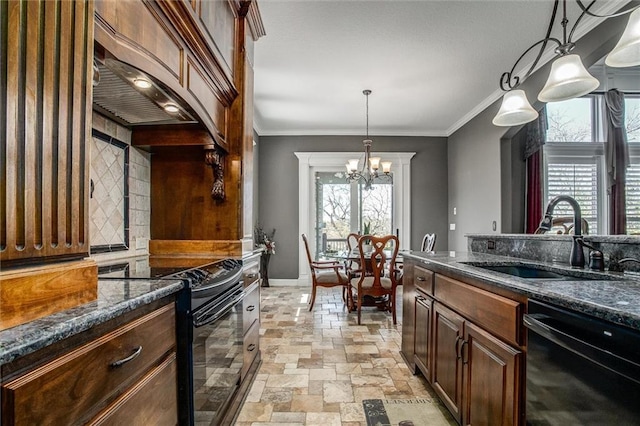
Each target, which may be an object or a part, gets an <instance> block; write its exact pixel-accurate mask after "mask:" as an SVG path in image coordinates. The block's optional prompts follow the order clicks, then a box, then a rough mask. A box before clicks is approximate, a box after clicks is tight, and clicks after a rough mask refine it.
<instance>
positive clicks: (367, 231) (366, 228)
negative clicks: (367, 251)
mask: <svg viewBox="0 0 640 426" xmlns="http://www.w3.org/2000/svg"><path fill="white" fill-rule="evenodd" d="M364 235H371V222H367V223H365V224H364ZM364 243H365V244H371V240H370V239H369V238H366V239H365V240H364Z"/></svg>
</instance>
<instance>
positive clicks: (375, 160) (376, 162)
mask: <svg viewBox="0 0 640 426" xmlns="http://www.w3.org/2000/svg"><path fill="white" fill-rule="evenodd" d="M369 164H370V165H371V170H378V169H379V168H380V157H371V158H369Z"/></svg>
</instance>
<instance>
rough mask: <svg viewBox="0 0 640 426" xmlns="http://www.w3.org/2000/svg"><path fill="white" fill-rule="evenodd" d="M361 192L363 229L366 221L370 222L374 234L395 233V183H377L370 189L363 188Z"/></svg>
mask: <svg viewBox="0 0 640 426" xmlns="http://www.w3.org/2000/svg"><path fill="white" fill-rule="evenodd" d="M360 187H361V188H362V185H361V186H360ZM361 193H362V224H363V227H362V229H364V224H365V223H369V224H370V230H371V234H373V235H388V234H393V229H392V226H393V223H392V218H391V214H392V212H393V208H392V207H393V206H392V201H393V185H392V184H391V183H390V182H389V183H387V182H384V183H383V182H380V183H375V184H374V185H373V187H372V188H371V189H370V190H368V191H367V190H363V189H361Z"/></svg>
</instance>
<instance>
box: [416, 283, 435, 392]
mask: <svg viewBox="0 0 640 426" xmlns="http://www.w3.org/2000/svg"><path fill="white" fill-rule="evenodd" d="M415 312H416V316H415V326H416V328H415V343H414V360H415V363H416V367H418V368H419V369H420V371H422V374H424V377H426V379H427V380H431V360H432V357H431V349H432V346H433V345H432V344H431V334H432V329H431V317H432V312H433V299H432V298H431V297H430V296H427V295H426V294H424V293H422V292H421V291H420V290H416V304H415Z"/></svg>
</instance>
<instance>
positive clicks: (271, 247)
mask: <svg viewBox="0 0 640 426" xmlns="http://www.w3.org/2000/svg"><path fill="white" fill-rule="evenodd" d="M275 233H276V230H275V228H274V229H273V230H272V231H271V232H270V233H267V232H265V230H264V229H263V228H262V226H261V225H260V224H259V223H257V224H256V226H255V227H254V228H253V240H254V244H255V246H256V248H260V249H262V256H261V257H260V275H261V276H262V285H261V287H269V261H270V260H271V255H273V254H276V242H275V241H273V236H274V235H275Z"/></svg>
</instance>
